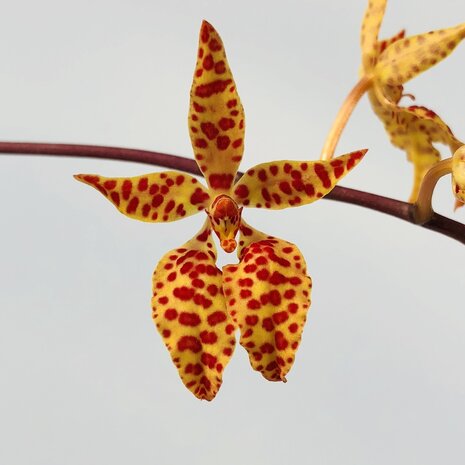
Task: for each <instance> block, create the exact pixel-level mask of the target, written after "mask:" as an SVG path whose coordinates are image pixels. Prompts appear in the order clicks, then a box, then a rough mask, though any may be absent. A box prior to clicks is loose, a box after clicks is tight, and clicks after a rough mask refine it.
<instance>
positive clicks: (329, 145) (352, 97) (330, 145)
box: [320, 76, 373, 160]
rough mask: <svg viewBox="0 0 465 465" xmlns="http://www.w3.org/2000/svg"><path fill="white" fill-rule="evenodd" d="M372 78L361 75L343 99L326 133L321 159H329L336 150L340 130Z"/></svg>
mask: <svg viewBox="0 0 465 465" xmlns="http://www.w3.org/2000/svg"><path fill="white" fill-rule="evenodd" d="M372 83H373V79H372V78H371V76H363V77H362V78H360V80H359V81H358V82H357V84H355V86H354V87H353V89H352V90H351V91H350V92H349V95H348V96H347V97H346V99H345V100H344V103H343V104H342V106H341V108H340V109H339V113H338V114H337V116H336V119H335V120H334V122H333V125H332V127H331V129H330V131H329V133H328V137H327V138H326V142H325V145H324V147H323V150H322V151H321V156H320V158H321V160H331V158H332V157H333V155H334V152H335V151H336V146H337V143H338V142H339V139H340V138H341V135H342V131H343V130H344V128H345V127H346V124H347V121H349V118H350V115H351V114H352V112H353V111H354V108H355V107H356V105H357V103H358V102H359V100H360V99H361V98H362V97H363V95H364V94H365V92H366V91H367V90H368V89H369V88H370V87H371V85H372Z"/></svg>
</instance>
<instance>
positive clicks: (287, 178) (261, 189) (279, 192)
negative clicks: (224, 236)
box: [233, 150, 366, 210]
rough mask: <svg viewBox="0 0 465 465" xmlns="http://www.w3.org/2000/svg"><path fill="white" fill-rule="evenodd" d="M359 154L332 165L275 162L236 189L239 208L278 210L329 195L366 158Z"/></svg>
mask: <svg viewBox="0 0 465 465" xmlns="http://www.w3.org/2000/svg"><path fill="white" fill-rule="evenodd" d="M365 153H366V150H359V151H357V152H352V153H349V154H347V155H342V156H340V157H337V158H334V159H333V160H330V161H310V162H302V161H290V160H283V161H275V162H269V163H262V164H260V165H256V166H254V167H253V168H250V169H249V170H247V172H246V173H245V174H244V176H243V177H242V178H241V179H240V180H239V181H238V182H237V184H236V185H235V186H234V188H233V193H234V200H235V201H236V202H237V203H238V204H239V205H245V206H248V207H256V208H271V209H275V210H279V209H282V208H288V207H297V206H300V205H305V204H307V203H311V202H314V201H315V200H318V199H320V198H321V197H323V196H325V195H326V194H328V193H329V192H330V191H331V190H332V189H333V188H334V186H335V185H336V184H337V183H338V182H339V181H340V180H341V179H342V178H343V177H344V176H345V175H346V174H347V173H348V172H349V171H350V170H351V169H352V168H353V167H354V166H356V165H357V164H358V163H359V162H360V160H361V159H362V158H363V156H364V155H365Z"/></svg>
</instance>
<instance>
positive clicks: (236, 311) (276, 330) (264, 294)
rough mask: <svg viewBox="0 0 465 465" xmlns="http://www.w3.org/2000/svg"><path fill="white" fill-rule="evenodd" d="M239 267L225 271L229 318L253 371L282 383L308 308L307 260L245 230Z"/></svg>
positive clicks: (279, 243)
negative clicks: (238, 331) (234, 323)
mask: <svg viewBox="0 0 465 465" xmlns="http://www.w3.org/2000/svg"><path fill="white" fill-rule="evenodd" d="M239 253H240V262H239V264H238V265H227V266H225V267H224V268H223V274H224V284H223V289H224V293H225V296H226V304H227V307H228V310H229V313H230V314H231V315H232V317H233V319H234V321H235V322H236V323H237V324H238V325H239V328H240V331H241V340H240V343H241V345H242V346H243V347H244V348H245V349H246V350H247V352H248V353H249V359H250V363H251V365H252V367H253V369H254V370H257V371H260V372H261V374H262V375H263V376H264V377H265V378H266V379H268V380H270V381H286V374H287V373H288V372H289V370H290V369H291V367H292V365H293V363H294V359H295V353H296V350H297V348H298V346H299V343H300V339H301V335H302V330H303V327H304V324H305V321H306V317H307V311H308V308H309V306H310V292H311V287H312V281H311V279H310V277H309V276H307V274H306V264H305V260H304V258H303V256H302V254H301V253H300V251H299V249H298V248H297V247H296V246H295V245H294V244H291V243H289V242H286V241H284V240H282V239H278V238H276V237H272V236H267V235H265V234H263V233H261V232H259V231H256V230H254V229H253V228H251V227H250V226H248V225H246V224H243V226H242V227H241V238H240V252H239Z"/></svg>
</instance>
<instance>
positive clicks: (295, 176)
mask: <svg viewBox="0 0 465 465" xmlns="http://www.w3.org/2000/svg"><path fill="white" fill-rule="evenodd" d="M244 129H245V128H244V112H243V108H242V104H241V101H240V99H239V95H238V93H237V89H236V85H235V83H234V79H233V76H232V74H231V70H230V68H229V65H228V62H227V60H226V55H225V51H224V46H223V43H222V41H221V38H220V36H219V35H218V33H217V32H216V31H215V29H214V28H213V27H212V26H211V25H210V24H209V23H207V22H206V21H204V22H203V23H202V27H201V31H200V38H199V48H198V58H197V64H196V68H195V73H194V80H193V84H192V89H191V99H190V110H189V131H190V138H191V141H192V147H193V149H194V153H195V159H196V160H197V163H198V166H199V168H200V170H201V172H202V173H203V175H204V177H205V179H206V181H207V184H208V188H207V187H204V186H203V185H201V184H200V183H199V182H198V181H197V179H195V178H194V177H192V176H190V175H187V174H185V173H181V172H177V171H167V172H162V173H151V174H146V175H142V176H136V177H131V178H106V177H103V176H100V175H89V174H80V175H77V176H76V178H77V179H78V180H79V181H82V182H84V183H87V184H89V185H91V186H93V187H94V188H96V189H97V190H99V191H100V192H101V193H102V194H103V195H104V196H105V197H106V198H107V199H108V200H110V202H112V203H113V204H114V205H115V206H116V208H117V209H118V210H119V211H120V212H121V213H123V214H124V215H126V216H128V217H130V218H133V219H137V220H141V221H148V222H168V221H176V220H180V219H182V218H184V217H186V216H189V215H193V214H196V213H199V212H206V221H205V223H204V225H203V226H202V228H201V229H200V231H199V232H198V233H196V234H195V235H194V237H193V238H192V239H190V240H189V241H187V242H186V243H185V244H184V245H182V246H181V247H178V248H176V249H174V250H171V251H170V252H168V253H167V254H166V255H165V256H164V257H163V258H162V259H161V261H160V262H159V263H158V266H157V268H156V270H155V272H154V275H153V298H152V307H153V319H154V321H155V324H156V327H157V329H158V331H159V332H160V334H161V336H162V338H163V341H164V343H165V345H166V347H167V348H168V350H169V352H170V354H171V357H172V360H173V362H174V364H175V365H176V367H177V368H178V370H179V375H180V377H181V379H182V381H183V382H184V384H185V385H186V387H187V388H188V389H190V390H191V391H192V393H193V394H194V395H195V396H196V397H198V398H199V399H207V400H212V399H213V398H214V397H215V395H216V393H217V391H218V389H219V388H220V385H221V383H222V374H223V371H224V369H225V367H226V365H227V364H228V362H229V360H230V358H231V356H232V353H233V350H234V347H235V344H236V340H235V331H236V328H237V327H239V329H240V332H241V339H240V343H241V345H242V346H243V347H244V348H245V349H246V350H247V351H248V353H249V358H250V363H251V365H252V367H253V368H254V369H255V370H258V371H259V372H261V374H262V375H263V376H264V377H265V378H266V379H268V380H271V381H285V379H286V378H285V376H286V374H287V373H288V371H289V370H290V368H291V366H292V364H293V362H294V357H295V352H296V350H297V347H298V345H299V342H300V338H301V334H302V329H303V326H304V323H305V320H306V314H307V310H308V308H309V305H310V291H311V279H310V277H309V276H307V272H306V264H305V260H304V258H303V256H302V254H301V253H300V251H299V249H298V248H297V247H296V246H295V245H293V244H291V243H289V242H287V241H284V240H282V239H278V238H275V237H272V236H269V235H267V234H264V233H262V232H259V231H257V230H255V229H253V228H252V227H251V226H249V225H248V224H247V223H246V222H245V221H244V220H243V219H242V209H243V207H244V206H245V207H252V208H268V209H282V208H287V207H292V206H299V205H305V204H308V203H311V202H313V201H315V200H317V199H320V198H321V197H323V196H324V195H326V194H327V193H328V192H330V191H331V189H332V188H333V187H334V186H335V185H336V183H337V182H338V181H339V180H340V179H341V178H342V177H343V176H345V175H346V174H347V173H348V172H349V171H350V170H351V169H352V168H353V167H354V166H355V165H357V164H358V163H359V161H360V160H361V159H362V157H363V155H364V154H365V152H366V151H365V150H361V151H356V152H352V153H349V154H347V155H343V156H340V157H338V158H335V159H334V160H332V161H331V162H322V161H316V162H303V161H287V160H284V161H276V162H270V163H263V164H259V165H257V166H254V167H253V168H251V169H249V170H248V171H247V172H246V173H245V174H244V176H242V178H240V179H239V180H238V181H236V182H235V179H236V174H237V170H238V166H239V163H240V161H241V159H242V154H243V150H244ZM212 231H214V233H215V234H216V235H217V236H218V238H219V243H220V245H221V247H222V248H223V250H225V251H226V252H233V251H234V250H235V249H236V247H237V242H236V236H237V235H239V244H238V247H237V250H238V256H239V259H240V262H239V263H238V264H237V265H228V266H225V267H224V268H223V272H222V271H220V270H219V269H218V268H217V267H216V259H217V255H216V249H215V245H214V242H213V240H212V237H211V232H212Z"/></svg>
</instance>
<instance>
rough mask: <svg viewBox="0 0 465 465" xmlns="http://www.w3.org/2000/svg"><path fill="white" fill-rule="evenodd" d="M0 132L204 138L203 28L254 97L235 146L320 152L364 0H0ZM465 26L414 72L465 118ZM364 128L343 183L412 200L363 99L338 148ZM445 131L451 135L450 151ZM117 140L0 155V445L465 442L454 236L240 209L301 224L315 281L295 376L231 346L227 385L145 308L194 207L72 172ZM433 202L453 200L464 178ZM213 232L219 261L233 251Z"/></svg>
mask: <svg viewBox="0 0 465 465" xmlns="http://www.w3.org/2000/svg"><path fill="white" fill-rule="evenodd" d="M0 6H1V11H2V14H1V16H0V57H1V60H0V102H1V103H0V139H1V140H21V141H43V142H70V143H88V144H104V145H114V146H125V147H134V148H145V149H153V150H159V151H165V152H168V153H173V154H178V155H184V156H189V157H192V150H191V147H190V141H189V137H188V132H187V124H186V123H187V110H188V100H189V89H190V85H191V79H192V74H193V70H194V64H195V58H196V49H197V39H198V31H199V28H200V24H201V21H202V19H207V20H208V21H210V22H211V23H212V24H213V25H214V26H215V27H216V28H217V29H218V31H219V32H220V34H221V35H222V38H223V40H224V42H225V45H226V50H227V54H228V58H229V62H230V65H231V67H232V70H233V72H234V76H235V79H236V83H237V86H238V89H239V93H240V95H241V98H242V102H243V104H244V107H245V112H246V118H247V134H246V152H245V156H244V161H243V164H242V166H241V168H242V169H247V168H249V167H251V166H252V165H254V164H256V163H259V162H264V161H269V160H273V159H283V158H290V159H299V160H300V159H301V160H308V159H316V158H318V156H319V152H320V150H321V148H322V146H323V143H324V139H325V136H326V134H327V131H328V130H329V127H330V125H331V122H332V119H333V118H334V117H335V115H336V112H337V110H338V108H339V105H340V104H341V103H342V101H343V99H344V97H345V95H346V94H347V92H348V91H349V90H350V88H351V87H352V86H353V84H354V83H355V82H356V80H357V76H358V68H359V64H360V52H359V27H360V22H361V19H362V16H363V12H364V10H365V7H366V2H365V1H364V0H350V1H348V0H331V1H328V0H325V1H323V0H308V1H295V0H294V1H292V0H290V1H286V2H283V1H265V0H259V1H258V0H257V1H250V0H236V1H235V2H230V1H223V0H218V1H213V0H211V1H208V0H197V1H195V2H193V1H192V2H188V1H181V0H170V1H165V2H162V1H158V0H151V1H148V0H137V1H134V0H133V1H129V0H112V1H110V0H92V1H86V0H80V1H64V0H59V1H58V0H41V1H40V2H37V1H33V0H16V1H14V2H13V1H6V0H1V2H0ZM464 20H465V6H464V3H463V0H444V1H442V2H435V1H431V0H425V1H423V2H421V4H420V3H419V2H417V1H414V0H406V1H400V0H392V1H390V2H389V5H388V9H387V14H386V18H385V21H384V25H383V28H382V33H381V35H382V36H383V37H387V36H389V35H392V34H394V33H396V32H397V31H398V30H400V29H401V28H404V27H405V28H407V32H408V34H416V33H420V32H426V31H428V30H431V29H438V28H443V27H450V26H453V25H455V24H457V23H459V22H463V21H464ZM464 63H465V45H463V44H462V45H460V46H459V47H458V48H457V50H456V51H455V52H454V53H453V55H452V56H451V57H449V58H448V59H447V60H445V61H444V62H442V63H440V64H439V65H438V66H437V67H435V68H433V69H431V70H430V71H428V72H427V73H425V74H424V75H421V76H420V77H418V78H416V79H415V80H413V81H411V82H410V83H409V84H408V85H407V86H406V91H407V92H412V93H414V94H415V95H416V97H417V104H419V105H422V104H424V105H427V106H429V107H430V108H432V109H434V110H435V111H437V112H438V113H439V114H440V115H441V116H442V117H443V118H444V120H445V121H446V122H447V123H448V124H449V125H451V127H452V128H453V129H454V130H455V132H456V134H457V136H458V137H462V138H464V137H465V117H464V112H463V109H464V107H465V94H464V91H463V75H464V70H465V65H464ZM365 147H368V148H369V149H370V151H369V153H368V154H367V156H366V157H365V160H364V162H363V163H362V164H361V165H360V166H359V167H358V168H357V169H356V170H355V171H354V172H353V173H352V174H351V175H350V176H348V177H347V178H346V179H344V181H343V183H342V184H343V185H345V186H349V187H356V188H359V189H363V190H367V191H371V192H376V193H380V194H383V195H388V196H391V197H395V198H399V199H406V198H407V197H408V193H409V190H410V182H411V176H412V169H411V165H409V164H408V163H407V162H406V161H405V154H404V153H403V152H401V151H400V150H398V149H396V148H394V147H392V146H391V145H390V144H389V142H388V139H387V136H386V134H385V133H384V130H383V127H382V125H381V123H380V122H379V121H378V120H377V119H376V117H375V116H374V114H373V113H372V112H371V109H370V107H369V105H368V102H367V100H366V98H365V99H364V100H362V102H361V104H360V105H359V107H357V109H356V111H355V112H354V115H353V118H352V120H351V121H350V123H349V125H348V127H347V130H346V132H345V133H344V135H343V138H342V140H341V142H340V144H339V146H338V150H337V152H338V153H339V154H342V153H345V152H348V151H352V150H356V149H360V148H365ZM446 153H447V151H446V150H445V149H444V154H446ZM150 170H153V171H155V170H158V168H153V169H152V168H150V167H148V166H144V165H137V164H133V163H127V162H111V161H97V160H91V159H76V158H75V159H64V158H63V159H59V158H53V159H52V158H47V157H27V156H6V155H0V209H1V215H0V463H1V464H8V465H68V464H69V465H78V464H79V465H80V464H86V465H93V464H105V463H111V464H112V465H119V464H133V463H134V464H160V465H177V464H181V463H189V464H191V465H197V464H202V465H210V464H218V463H221V464H222V465H232V464H242V465H262V464H263V465H265V464H266V465H275V464H276V465H277V464H283V463H311V464H315V465H320V464H321V465H333V464H334V465H336V464H345V465H346V464H347V465H372V464H381V465H384V464H386V465H388V464H389V465H391V464H398V465H400V464H407V465H412V464H422V465H426V464H438V463H447V464H449V463H463V460H464V454H465V442H464V441H463V438H464V434H465V425H464V421H463V418H464V416H465V370H464V369H463V367H464V362H465V337H464V336H465V308H464V284H465V282H464V280H465V278H464V273H463V270H464V262H465V249H464V247H463V245H461V244H459V243H458V242H454V241H453V240H452V239H449V238H446V237H444V236H440V235H438V234H435V233H433V232H430V231H427V230H423V229H421V228H419V227H415V226H413V225H411V224H408V223H404V222H402V221H400V220H398V219H395V218H391V217H388V216H384V215H381V214H380V213H376V212H373V211H370V210H365V209H362V208H360V207H356V206H349V205H344V204H339V203H336V202H332V201H328V200H322V201H319V202H316V203H315V204H312V205H309V206H305V207H301V208H298V209H290V210H285V211H256V210H248V211H247V212H246V213H245V218H246V220H247V221H248V222H250V223H252V224H253V225H254V226H255V227H257V228H259V229H261V230H263V231H266V232H268V233H270V234H273V235H276V236H278V237H282V238H285V239H286V240H289V241H291V242H294V243H296V244H297V245H298V246H299V248H300V249H301V251H302V253H303V254H304V256H305V257H306V259H307V263H308V268H309V272H310V274H311V276H312V278H313V280H314V288H313V296H312V297H313V303H312V307H311V309H310V313H309V319H308V322H307V326H306V329H305V332H304V337H303V342H302V345H301V347H300V349H299V351H298V354H297V359H296V363H295V365H294V368H293V369H292V371H291V373H290V374H289V376H288V383H287V384H281V383H269V382H267V381H265V380H264V379H263V378H262V377H261V376H260V375H259V374H258V373H256V372H253V371H252V369H251V368H250V367H249V364H248V360H247V356H246V353H245V351H244V350H243V349H242V348H240V347H238V348H237V350H236V352H235V354H234V357H233V359H232V361H231V363H230V365H229V366H228V367H227V370H226V371H225V375H224V383H223V387H222V388H221V390H220V392H219V394H218V396H217V398H216V399H215V400H214V401H213V402H211V403H208V402H200V401H199V400H197V399H196V398H194V397H193V396H192V395H191V394H190V393H189V392H188V391H187V390H186V389H185V388H184V386H183V385H182V383H181V381H180V380H179V378H178V375H177V371H176V369H175V368H174V366H173V365H172V363H171V361H170V357H169V355H168V353H167V351H166V350H165V348H164V346H163V344H162V341H161V339H160V337H159V335H158V333H157V332H156V331H155V328H154V326H153V323H152V321H151V309H150V297H151V275H152V271H153V269H154V267H155V265H156V263H157V261H158V260H159V259H160V258H161V256H162V255H163V254H164V253H165V252H166V251H168V250H169V249H172V248H174V247H177V246H179V245H181V244H182V243H184V242H185V241H186V240H187V239H188V238H190V237H191V236H192V235H193V234H194V233H195V231H197V230H198V228H199V227H200V225H201V223H202V222H203V216H202V215H203V214H202V215H198V216H193V217H190V218H187V219H184V220H183V221H181V222H176V223H171V224H155V225H154V224H145V223H141V222H137V221H133V220H130V219H128V218H125V217H124V216H123V215H120V214H119V213H118V212H117V211H116V210H115V209H114V208H113V207H112V206H111V205H110V204H109V203H108V202H107V201H106V200H105V199H104V198H103V197H102V196H101V195H100V194H99V193H98V192H96V191H94V190H92V189H90V188H89V187H87V186H84V185H82V184H80V183H77V182H76V181H74V180H73V178H72V175H73V174H75V173H80V172H81V173H82V172H84V173H86V172H88V173H100V174H104V175H107V176H116V175H118V176H130V175H137V174H142V173H145V172H148V171H150ZM434 205H435V208H436V210H437V211H439V212H441V213H443V214H445V215H448V216H453V217H455V218H456V219H457V220H459V221H462V222H463V221H465V209H464V210H462V211H460V212H457V213H456V214H454V213H453V211H452V206H453V199H452V195H451V190H450V179H443V180H441V182H440V183H439V186H438V188H437V192H436V194H435V199H434ZM235 261H236V258H235V256H226V254H221V255H220V260H219V263H220V265H223V264H226V263H232V262H235Z"/></svg>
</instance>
